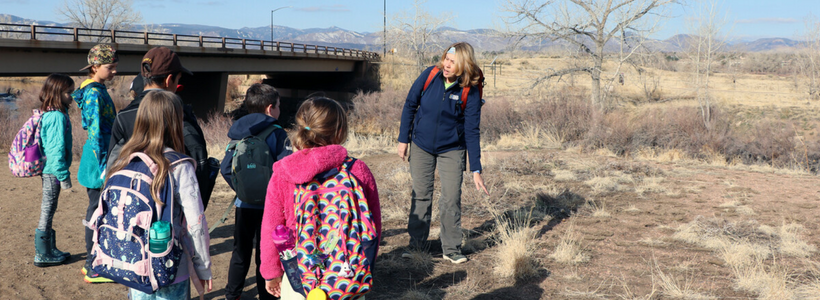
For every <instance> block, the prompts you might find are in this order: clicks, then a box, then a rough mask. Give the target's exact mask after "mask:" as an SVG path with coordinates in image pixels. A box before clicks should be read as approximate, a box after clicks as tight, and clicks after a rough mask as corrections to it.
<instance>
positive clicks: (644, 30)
mask: <svg viewBox="0 0 820 300" xmlns="http://www.w3.org/2000/svg"><path fill="white" fill-rule="evenodd" d="M506 1H507V4H506V6H505V10H506V11H507V12H510V13H511V14H512V16H511V17H509V18H507V19H506V20H505V23H507V25H508V26H510V27H512V28H515V29H514V31H515V33H516V34H517V35H519V36H522V37H544V38H549V39H552V40H554V41H556V40H557V41H563V42H564V43H567V44H569V45H572V46H573V47H576V48H578V49H580V50H579V51H578V53H581V54H582V55H583V56H584V57H585V58H586V63H585V64H583V65H580V66H571V67H568V68H564V69H560V70H555V71H554V72H549V73H548V74H546V75H544V76H542V77H540V78H538V79H537V80H536V81H535V84H538V83H540V82H542V81H544V80H548V79H550V78H553V77H556V76H562V75H566V74H570V73H578V72H581V73H586V74H588V75H589V77H590V78H591V80H592V83H591V86H590V88H591V91H592V93H591V98H590V101H591V102H592V103H593V104H595V105H597V106H598V107H601V108H602V107H604V106H605V101H606V99H605V98H606V94H605V92H606V91H607V90H608V89H606V88H605V89H603V93H602V89H601V84H602V80H604V84H605V85H607V86H609V85H611V83H612V82H613V80H614V79H615V77H616V75H617V74H619V73H620V68H621V65H622V63H623V62H624V61H625V60H626V59H628V58H629V56H631V55H632V53H634V51H636V50H637V49H639V48H640V47H641V44H642V43H643V41H644V40H645V39H646V37H647V36H648V35H649V34H650V33H651V32H652V30H653V29H654V28H655V25H656V23H654V22H656V20H655V18H652V17H655V16H658V15H660V14H659V13H658V12H659V11H661V10H662V9H663V8H664V7H665V6H667V5H670V4H675V3H678V2H679V1H681V0H506ZM653 21H654V22H653ZM610 42H614V43H617V44H618V50H616V51H618V54H619V55H618V66H617V68H616V70H615V71H614V72H613V73H611V75H610V76H609V78H603V77H602V71H603V64H604V59H605V55H606V52H605V48H606V47H607V46H608V44H609V43H610ZM606 79H609V80H608V81H607V80H606Z"/></svg>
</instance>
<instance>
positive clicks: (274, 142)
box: [219, 113, 292, 209]
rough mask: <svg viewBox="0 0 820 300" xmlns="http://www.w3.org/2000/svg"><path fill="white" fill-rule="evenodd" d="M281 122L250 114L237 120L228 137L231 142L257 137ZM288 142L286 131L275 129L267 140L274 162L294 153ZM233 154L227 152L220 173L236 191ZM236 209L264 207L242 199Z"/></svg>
mask: <svg viewBox="0 0 820 300" xmlns="http://www.w3.org/2000/svg"><path fill="white" fill-rule="evenodd" d="M278 123H279V122H278V121H277V120H276V118H274V117H271V116H268V115H266V114H262V113H254V114H248V115H245V116H244V117H242V118H240V119H239V120H236V122H234V123H233V125H231V129H230V130H228V137H229V138H230V139H231V140H241V139H243V138H246V137H249V136H253V135H257V134H259V133H261V132H262V131H264V130H265V129H268V127H271V126H273V125H274V124H278ZM287 141H288V134H287V132H285V130H284V129H281V128H277V129H275V130H274V131H273V132H272V133H271V134H270V135H269V136H268V137H267V138H265V143H267V144H268V148H269V149H271V152H270V153H271V155H273V159H274V161H278V160H280V159H282V158H284V157H285V156H287V155H289V154H290V153H291V152H292V151H291V150H290V146H289V145H287V144H288V143H287ZM233 153H234V150H226V151H225V157H224V158H223V159H222V163H221V164H220V168H219V169H220V171H219V172H220V173H221V174H222V178H225V181H227V182H228V185H229V186H230V187H231V189H233V190H236V188H234V186H233V183H232V182H231V178H232V177H233V174H232V172H231V169H232V167H233V165H232V163H233V159H232V158H233ZM236 207H242V208H255V209H262V208H264V206H261V205H252V204H247V203H245V202H242V199H239V198H237V199H236Z"/></svg>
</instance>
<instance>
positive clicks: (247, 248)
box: [225, 207, 276, 299]
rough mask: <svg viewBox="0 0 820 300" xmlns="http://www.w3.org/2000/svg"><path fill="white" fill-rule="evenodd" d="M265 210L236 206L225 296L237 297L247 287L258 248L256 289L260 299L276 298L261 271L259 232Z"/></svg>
mask: <svg viewBox="0 0 820 300" xmlns="http://www.w3.org/2000/svg"><path fill="white" fill-rule="evenodd" d="M263 212H264V210H261V209H252V208H239V207H237V208H236V223H235V224H234V233H233V254H231V264H230V266H228V284H227V285H225V298H227V299H237V298H239V296H240V295H242V288H244V287H245V277H246V276H247V275H248V269H250V267H251V254H253V251H254V249H256V290H257V292H258V293H259V299H276V298H275V297H273V296H272V295H271V294H268V291H267V290H266V289H265V278H263V277H262V274H261V273H259V264H260V263H261V259H260V258H259V234H260V233H261V231H262V214H263Z"/></svg>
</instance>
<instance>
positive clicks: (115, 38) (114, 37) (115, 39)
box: [111, 29, 117, 44]
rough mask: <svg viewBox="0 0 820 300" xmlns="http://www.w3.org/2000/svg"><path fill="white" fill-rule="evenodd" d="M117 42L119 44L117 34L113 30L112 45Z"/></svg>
mask: <svg viewBox="0 0 820 300" xmlns="http://www.w3.org/2000/svg"><path fill="white" fill-rule="evenodd" d="M116 42H117V33H116V31H115V30H114V29H111V43H112V44H113V43H116Z"/></svg>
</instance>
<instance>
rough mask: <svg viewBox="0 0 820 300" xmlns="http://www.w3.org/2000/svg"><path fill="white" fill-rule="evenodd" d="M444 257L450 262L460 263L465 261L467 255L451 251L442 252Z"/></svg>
mask: <svg viewBox="0 0 820 300" xmlns="http://www.w3.org/2000/svg"><path fill="white" fill-rule="evenodd" d="M444 258H446V259H447V260H449V261H450V262H451V263H454V264H460V263H463V262H466V261H467V257H466V256H464V254H461V253H458V252H453V253H450V254H444Z"/></svg>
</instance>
